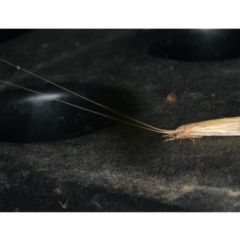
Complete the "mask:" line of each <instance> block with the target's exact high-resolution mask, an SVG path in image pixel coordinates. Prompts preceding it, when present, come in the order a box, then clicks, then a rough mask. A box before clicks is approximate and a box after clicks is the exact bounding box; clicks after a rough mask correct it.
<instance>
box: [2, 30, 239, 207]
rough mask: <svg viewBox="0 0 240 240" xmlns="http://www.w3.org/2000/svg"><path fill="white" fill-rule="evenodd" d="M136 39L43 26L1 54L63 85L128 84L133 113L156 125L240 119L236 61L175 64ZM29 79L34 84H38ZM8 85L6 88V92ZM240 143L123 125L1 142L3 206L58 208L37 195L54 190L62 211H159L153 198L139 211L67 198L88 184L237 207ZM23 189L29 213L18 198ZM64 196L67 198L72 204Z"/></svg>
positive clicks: (173, 201) (172, 201)
mask: <svg viewBox="0 0 240 240" xmlns="http://www.w3.org/2000/svg"><path fill="white" fill-rule="evenodd" d="M136 38H137V34H136V32H135V31H131V30H129V31H112V30H98V31H76V30H71V31H70V30H68V31H62V30H58V31H43V30H42V31H40V30H39V31H34V32H30V33H27V34H25V35H23V36H20V37H18V38H17V39H14V40H12V41H9V42H6V43H4V44H2V45H1V50H0V51H1V58H3V59H6V60H8V61H10V62H13V63H15V64H16V65H20V66H21V67H24V68H26V69H28V70H30V71H32V72H34V73H36V74H39V75H41V76H44V77H46V78H48V79H50V80H52V81H54V82H56V83H59V84H61V83H65V82H68V81H78V82H80V83H88V84H90V85H91V86H94V85H96V84H97V85H99V84H103V85H104V86H111V87H114V88H116V89H118V88H121V89H126V91H127V92H130V93H131V94H132V96H133V97H134V99H135V101H133V102H131V108H134V109H135V113H134V114H133V115H132V117H135V118H137V119H139V120H141V121H143V122H146V123H148V124H151V125H154V126H156V127H159V128H164V129H174V128H176V127H178V126H180V125H182V124H185V123H190V122H195V121H202V120H208V119H213V118H221V117H231V116H239V113H240V109H239V108H240V100H239V97H240V90H239V89H240V86H239V85H240V75H239V66H240V61H239V59H234V60H224V61H212V62H178V61H173V60H166V59H160V58H155V57H152V56H151V55H150V54H149V52H148V46H147V44H146V45H141V47H139V46H136V45H135V42H136V41H137V39H136ZM76 43H78V44H77V45H78V46H76ZM43 44H47V45H48V47H47V48H46V47H45V48H44V47H43ZM0 76H1V79H2V80H6V81H9V82H14V83H17V84H22V85H27V84H28V85H29V82H28V83H27V81H29V79H27V78H26V76H27V74H25V73H22V72H19V71H15V69H13V68H11V67H8V66H6V65H4V64H2V63H1V64H0ZM31 79H32V78H31ZM31 81H33V85H36V84H38V82H41V81H40V80H34V79H33V80H31ZM31 84H32V83H31ZM10 88H11V87H9V86H6V85H2V84H1V88H0V89H1V91H7V90H9V89H10ZM172 91H174V92H175V93H176V94H177V96H178V101H177V102H176V103H174V104H170V103H168V102H166V101H165V100H164V98H165V96H166V95H167V94H169V93H170V92H172ZM100 100H101V99H100ZM116 101H117V99H116ZM126 108H128V106H126ZM1 110H2V109H1ZM129 115H131V113H129ZM239 144H240V138H239V137H205V138H202V139H199V140H197V141H196V144H195V147H193V144H192V142H191V141H189V140H183V141H182V142H181V143H179V142H178V141H173V142H166V143H163V138H161V135H160V134H157V133H153V132H148V131H145V130H141V129H138V128H134V127H131V126H127V125H123V124H120V123H116V124H114V125H113V126H111V127H109V128H106V129H103V130H101V131H98V132H95V133H93V134H89V135H85V136H81V137H78V138H75V139H68V140H64V141H56V142H50V143H34V144H22V143H5V142H1V143H0V196H1V197H0V207H1V210H2V211H15V210H19V211H22V210H25V211H36V210H39V209H40V210H42V211H44V210H47V211H51V210H54V208H52V209H51V208H50V207H49V208H47V207H46V206H47V205H48V203H47V202H46V201H45V200H42V201H37V199H40V198H41V197H39V194H37V193H38V192H41V193H40V194H41V196H43V195H44V194H45V195H46V198H48V197H49V196H50V198H51V201H52V202H51V204H53V205H54V204H56V206H58V207H59V209H58V208H57V209H55V210H59V211H60V210H61V209H62V210H68V209H71V210H76V211H81V210H85V211H88V210H93V211H94V210H96V211H110V210H114V211H124V210H128V211H131V210H132V211H136V210H138V211H141V210H148V211H153V210H154V211H157V210H158V209H157V207H155V208H151V206H152V205H151V204H150V205H149V206H148V208H147V209H146V208H144V206H142V208H141V207H140V208H138V209H137V206H135V205H134V204H133V205H134V206H133V207H132V208H131V207H129V208H122V207H121V206H120V205H119V206H118V205H117V206H115V208H114V209H112V208H111V207H110V206H111V201H109V203H106V202H105V201H104V200H101V197H100V200H99V201H95V200H94V199H95V198H96V196H95V195H94V194H93V197H92V200H91V203H90V205H91V206H92V208H91V209H90V208H88V207H86V208H84V209H83V208H81V207H80V206H78V207H76V208H74V207H73V206H71V202H70V200H69V199H71V198H72V197H74V196H75V198H78V197H79V198H80V196H78V195H76V194H77V193H76V191H78V187H77V186H79V189H80V188H82V187H83V186H84V187H86V188H89V189H91V188H93V189H103V190H104V191H106V193H105V194H110V195H111V194H119V195H126V196H131V197H136V198H138V199H147V200H149V201H152V202H153V203H154V204H166V205H167V206H175V207H177V208H176V209H175V210H176V211H178V210H181V211H239V210H240V187H239V182H240V174H239V171H240V158H239V153H240V149H239ZM36 182H37V183H41V184H40V185H38V184H37V186H41V190H39V189H36V188H35V183H36ZM70 183H72V184H76V186H75V187H74V189H71V188H69V187H68V186H69V184H70ZM79 191H80V190H79ZM34 192H36V195H34ZM23 193H26V201H27V202H29V209H27V207H26V206H25V207H24V208H23V209H21V206H20V205H21V204H22V203H21V204H20V203H19V206H18V204H17V200H16V199H17V198H21V194H23ZM7 194H8V195H7ZM74 194H75V195H74ZM10 195H11V196H10ZM28 195H31V198H29V197H28ZM100 195H101V194H100ZM24 196H25V195H24ZM81 196H82V195H81ZM82 197H83V196H82ZM12 198H15V200H14V201H13V200H11V199H12ZM50 198H48V199H50ZM1 199H2V200H1ZM11 201H12V202H11ZM21 201H24V198H21ZM60 201H61V202H62V203H65V202H66V201H68V204H67V207H66V209H65V208H61V206H60V205H61V204H60V203H59V202H60ZM75 201H78V199H75ZM79 201H80V199H79ZM87 201H88V200H87ZM89 201H90V200H89ZM35 202H36V203H35ZM69 202H70V203H69ZM8 203H9V204H8ZM38 204H40V205H41V204H42V207H39V206H37V205H38ZM104 204H105V205H104ZM121 204H123V203H121ZM139 204H140V203H139ZM90 205H88V206H90ZM51 206H52V205H51ZM178 208H179V209H178ZM159 210H162V209H160V208H159ZM166 210H168V208H166ZM173 210H174V209H173Z"/></svg>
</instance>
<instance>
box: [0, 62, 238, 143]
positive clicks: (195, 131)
mask: <svg viewBox="0 0 240 240" xmlns="http://www.w3.org/2000/svg"><path fill="white" fill-rule="evenodd" d="M0 61H1V62H3V63H6V64H8V65H10V66H13V67H15V68H17V69H18V70H22V71H24V72H26V73H28V74H30V75H32V76H35V77H37V78H39V79H41V80H43V81H45V82H48V83H50V84H52V85H54V86H56V87H58V88H61V89H63V90H65V91H67V92H69V93H71V94H74V95H76V96H78V97H80V98H82V99H84V100H86V101H89V102H91V103H93V104H95V105H98V106H100V107H102V108H105V109H107V110H109V111H111V112H113V113H115V114H117V115H119V116H121V117H124V118H125V119H127V120H128V121H127V120H121V119H118V118H115V117H111V116H108V115H106V114H102V113H99V112H96V111H93V110H90V109H86V108H82V107H80V106H78V105H74V104H71V103H69V102H66V101H63V100H61V99H54V100H55V101H58V102H61V103H63V104H67V105H69V106H72V107H75V108H78V109H81V110H84V111H87V112H91V113H93V114H97V115H100V116H103V117H106V118H110V119H113V120H115V121H118V122H122V123H125V124H128V125H131V126H135V127H138V128H142V129H146V130H148V131H153V132H156V133H161V134H164V136H163V137H168V139H167V140H166V141H172V140H175V139H190V140H194V139H195V138H201V137H203V136H239V135H240V117H232V118H220V119H214V120H208V121H202V122H196V123H189V124H185V125H182V126H180V127H178V128H176V129H175V130H165V129H160V128H156V127H154V126H151V125H149V124H146V123H144V122H141V121H139V120H137V119H134V118H131V117H129V116H126V115H124V114H122V113H120V112H117V111H115V110H114V109H111V108H108V107H106V106H104V105H102V104H100V103H97V102H95V101H92V100H91V99H88V98H86V97H84V96H82V95H80V94H78V93H75V92H73V91H70V90H68V89H66V88H64V87H62V86H60V85H58V84H56V83H54V82H52V81H50V80H48V79H45V78H43V77H41V76H38V75H36V74H34V73H32V72H30V71H28V70H26V69H23V68H21V67H19V66H16V65H14V64H12V63H9V62H7V61H5V60H3V59H0ZM0 82H2V83H4V84H8V85H11V86H14V87H17V88H21V89H24V90H26V91H29V92H33V93H35V94H39V95H43V96H45V97H48V96H47V95H46V94H43V93H40V92H37V91H34V90H31V89H28V88H25V87H22V86H19V85H16V84H13V83H9V82H6V81H2V80H0Z"/></svg>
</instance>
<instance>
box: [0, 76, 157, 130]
mask: <svg viewBox="0 0 240 240" xmlns="http://www.w3.org/2000/svg"><path fill="white" fill-rule="evenodd" d="M0 82H2V83H5V84H8V85H11V86H14V87H17V88H21V89H24V90H26V91H29V92H33V93H36V94H39V95H42V96H45V97H49V96H48V95H47V94H43V93H40V92H36V91H34V90H32V89H29V88H25V87H22V86H19V85H16V84H13V83H9V82H5V81H2V80H0ZM54 101H58V102H61V103H64V104H67V105H69V106H72V107H75V108H78V109H81V110H84V111H87V112H90V113H94V114H97V115H100V116H103V117H106V118H109V119H112V120H115V121H118V122H121V123H125V124H128V125H131V126H134V127H139V128H142V129H146V130H149V131H152V132H161V129H158V131H157V130H155V129H152V128H147V127H143V126H139V125H137V124H133V123H129V122H126V121H123V120H120V119H117V118H114V117H110V116H108V115H105V114H102V113H99V112H96V111H93V110H90V109H86V108H83V107H79V106H77V105H75V104H72V103H69V102H66V101H63V100H60V99H57V98H55V99H54Z"/></svg>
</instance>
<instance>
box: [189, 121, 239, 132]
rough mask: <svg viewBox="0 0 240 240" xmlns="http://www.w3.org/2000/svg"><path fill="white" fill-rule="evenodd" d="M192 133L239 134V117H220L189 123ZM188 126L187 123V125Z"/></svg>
mask: <svg viewBox="0 0 240 240" xmlns="http://www.w3.org/2000/svg"><path fill="white" fill-rule="evenodd" d="M190 125H191V127H192V130H193V131H192V133H191V134H192V135H202V136H240V117H233V118H220V119H215V120H209V121H203V122H199V123H195V124H194V123H193V124H189V127H190ZM187 126H188V125H187Z"/></svg>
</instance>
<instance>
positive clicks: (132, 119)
mask: <svg viewBox="0 0 240 240" xmlns="http://www.w3.org/2000/svg"><path fill="white" fill-rule="evenodd" d="M0 61H1V62H3V63H6V64H8V65H10V66H13V67H15V68H17V69H18V70H22V71H24V72H26V73H28V74H30V75H32V76H35V77H37V78H40V79H42V80H43V81H45V82H48V83H50V84H52V85H54V86H56V87H58V88H61V89H63V90H64V91H67V92H69V93H72V94H74V95H76V96H78V97H80V98H82V99H84V100H86V101H89V102H91V103H93V104H95V105H98V106H100V107H102V108H105V109H107V110H108V111H111V112H114V113H115V114H118V115H120V116H122V117H125V118H127V119H130V120H131V121H134V122H137V123H139V124H141V125H143V126H146V127H148V128H151V129H153V130H156V131H159V130H160V129H159V128H156V127H153V126H151V125H149V124H146V123H144V122H141V121H138V120H136V119H134V118H131V117H129V116H127V115H125V114H122V113H120V112H117V111H115V110H113V109H111V108H109V107H106V106H104V105H102V104H100V103H97V102H95V101H93V100H91V99H88V98H86V97H84V96H82V95H80V94H77V93H75V92H73V91H71V90H68V89H67V88H64V87H62V86H60V85H58V84H56V83H54V82H51V81H50V80H48V79H45V78H43V77H41V76H38V75H37V74H35V73H32V72H29V71H28V70H26V69H24V68H21V67H20V66H16V65H14V64H12V63H10V62H7V61H5V60H3V59H0ZM2 82H3V81H2ZM5 83H6V82H5ZM16 86H17V85H16Z"/></svg>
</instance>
